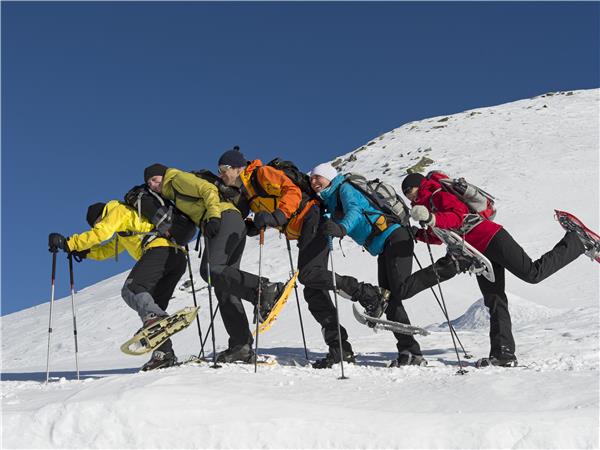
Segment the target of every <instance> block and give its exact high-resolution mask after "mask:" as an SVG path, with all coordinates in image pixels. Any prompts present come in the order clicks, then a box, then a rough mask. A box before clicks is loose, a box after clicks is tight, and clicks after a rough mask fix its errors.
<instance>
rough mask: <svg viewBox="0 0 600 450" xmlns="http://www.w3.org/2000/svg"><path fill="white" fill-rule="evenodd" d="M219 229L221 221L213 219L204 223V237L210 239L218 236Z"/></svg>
mask: <svg viewBox="0 0 600 450" xmlns="http://www.w3.org/2000/svg"><path fill="white" fill-rule="evenodd" d="M220 228H221V219H218V218H216V217H213V218H212V219H209V220H208V221H207V222H205V223H204V235H205V236H206V237H207V238H209V239H212V238H214V237H215V236H216V235H217V234H219V229H220Z"/></svg>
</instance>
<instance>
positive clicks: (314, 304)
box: [298, 206, 348, 347]
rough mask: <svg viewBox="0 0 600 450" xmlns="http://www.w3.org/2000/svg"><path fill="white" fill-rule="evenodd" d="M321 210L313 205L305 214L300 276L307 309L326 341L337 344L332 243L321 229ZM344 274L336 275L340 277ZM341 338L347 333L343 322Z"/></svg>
mask: <svg viewBox="0 0 600 450" xmlns="http://www.w3.org/2000/svg"><path fill="white" fill-rule="evenodd" d="M320 224H321V211H320V209H319V207H318V206H314V207H313V208H312V209H311V210H310V212H309V213H308V214H307V215H306V216H305V218H304V223H303V225H302V231H301V233H300V239H298V249H299V252H298V270H299V274H298V280H299V281H300V283H302V284H303V285H304V299H305V300H306V302H307V303H308V310H309V311H310V313H311V314H312V315H313V317H314V318H315V319H316V321H317V322H319V324H320V325H321V331H322V332H323V338H324V339H325V343H326V344H327V345H329V346H330V347H332V346H336V345H338V330H337V315H336V311H335V306H334V304H333V302H332V301H331V297H330V295H329V291H330V290H333V279H332V272H331V271H329V270H327V264H328V257H329V246H328V240H327V236H325V235H324V234H323V232H322V231H321V229H320ZM339 278H341V277H339V276H338V277H337V278H336V279H339ZM340 331H341V337H342V342H344V341H347V340H348V333H347V332H346V330H345V329H344V327H342V326H340Z"/></svg>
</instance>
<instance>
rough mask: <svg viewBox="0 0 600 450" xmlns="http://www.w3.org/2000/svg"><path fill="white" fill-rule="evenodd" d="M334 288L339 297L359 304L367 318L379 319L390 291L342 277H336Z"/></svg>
mask: <svg viewBox="0 0 600 450" xmlns="http://www.w3.org/2000/svg"><path fill="white" fill-rule="evenodd" d="M336 286H337V293H338V294H339V295H340V296H342V297H344V298H347V299H350V300H352V301H353V302H358V303H360V305H361V306H362V307H363V308H365V313H366V314H367V315H368V316H371V317H374V318H376V319H379V318H380V317H381V316H382V315H383V313H384V311H385V309H386V308H387V305H388V303H387V302H388V300H389V298H390V291H388V290H387V289H383V288H380V287H379V286H373V285H372V284H369V283H359V282H358V281H357V280H356V279H355V278H353V277H348V276H343V275H337V278H336Z"/></svg>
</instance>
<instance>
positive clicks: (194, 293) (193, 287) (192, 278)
mask: <svg viewBox="0 0 600 450" xmlns="http://www.w3.org/2000/svg"><path fill="white" fill-rule="evenodd" d="M185 256H186V259H187V264H188V272H189V273H190V281H191V282H192V298H193V299H194V307H195V308H198V302H197V301H196V287H195V286H194V276H193V275H192V262H191V261H190V249H189V246H188V245H187V244H185ZM196 325H198V337H199V338H200V353H198V357H199V358H200V357H203V356H204V346H203V345H202V329H201V328H200V319H199V318H198V314H196Z"/></svg>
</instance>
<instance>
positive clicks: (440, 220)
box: [413, 179, 502, 253]
mask: <svg viewBox="0 0 600 450" xmlns="http://www.w3.org/2000/svg"><path fill="white" fill-rule="evenodd" d="M432 204H433V211H432ZM413 205H423V206H425V207H426V208H427V209H428V210H429V211H431V212H432V213H433V215H434V216H435V226H436V227H438V228H446V229H452V230H457V229H458V228H459V227H460V226H461V225H462V223H463V220H464V218H465V216H466V215H467V214H469V208H468V207H467V205H465V204H464V203H463V202H461V201H460V200H459V199H458V197H456V196H455V195H453V194H450V193H449V192H446V191H444V190H442V186H441V184H440V183H438V182H437V181H435V180H428V179H424V180H423V181H421V185H420V186H419V194H418V196H417V199H416V200H415V201H414V202H413ZM501 228H502V225H498V224H497V223H495V222H492V221H491V220H488V219H483V221H482V222H481V223H480V224H478V225H476V226H475V227H474V228H473V229H472V230H471V231H469V232H468V233H467V234H465V236H464V238H465V241H467V242H468V243H469V244H471V245H472V246H473V247H475V248H476V249H477V250H479V251H480V252H482V253H483V252H484V251H485V249H486V248H487V246H488V245H489V243H490V241H491V240H492V238H493V237H494V235H495V234H496V233H497V232H498V231H499V230H500V229H501ZM417 239H419V240H420V241H426V239H428V240H429V243H431V244H441V241H440V240H439V239H438V238H437V237H436V236H435V235H434V234H433V233H432V232H430V231H428V232H427V236H425V232H424V230H419V232H418V233H417Z"/></svg>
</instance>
